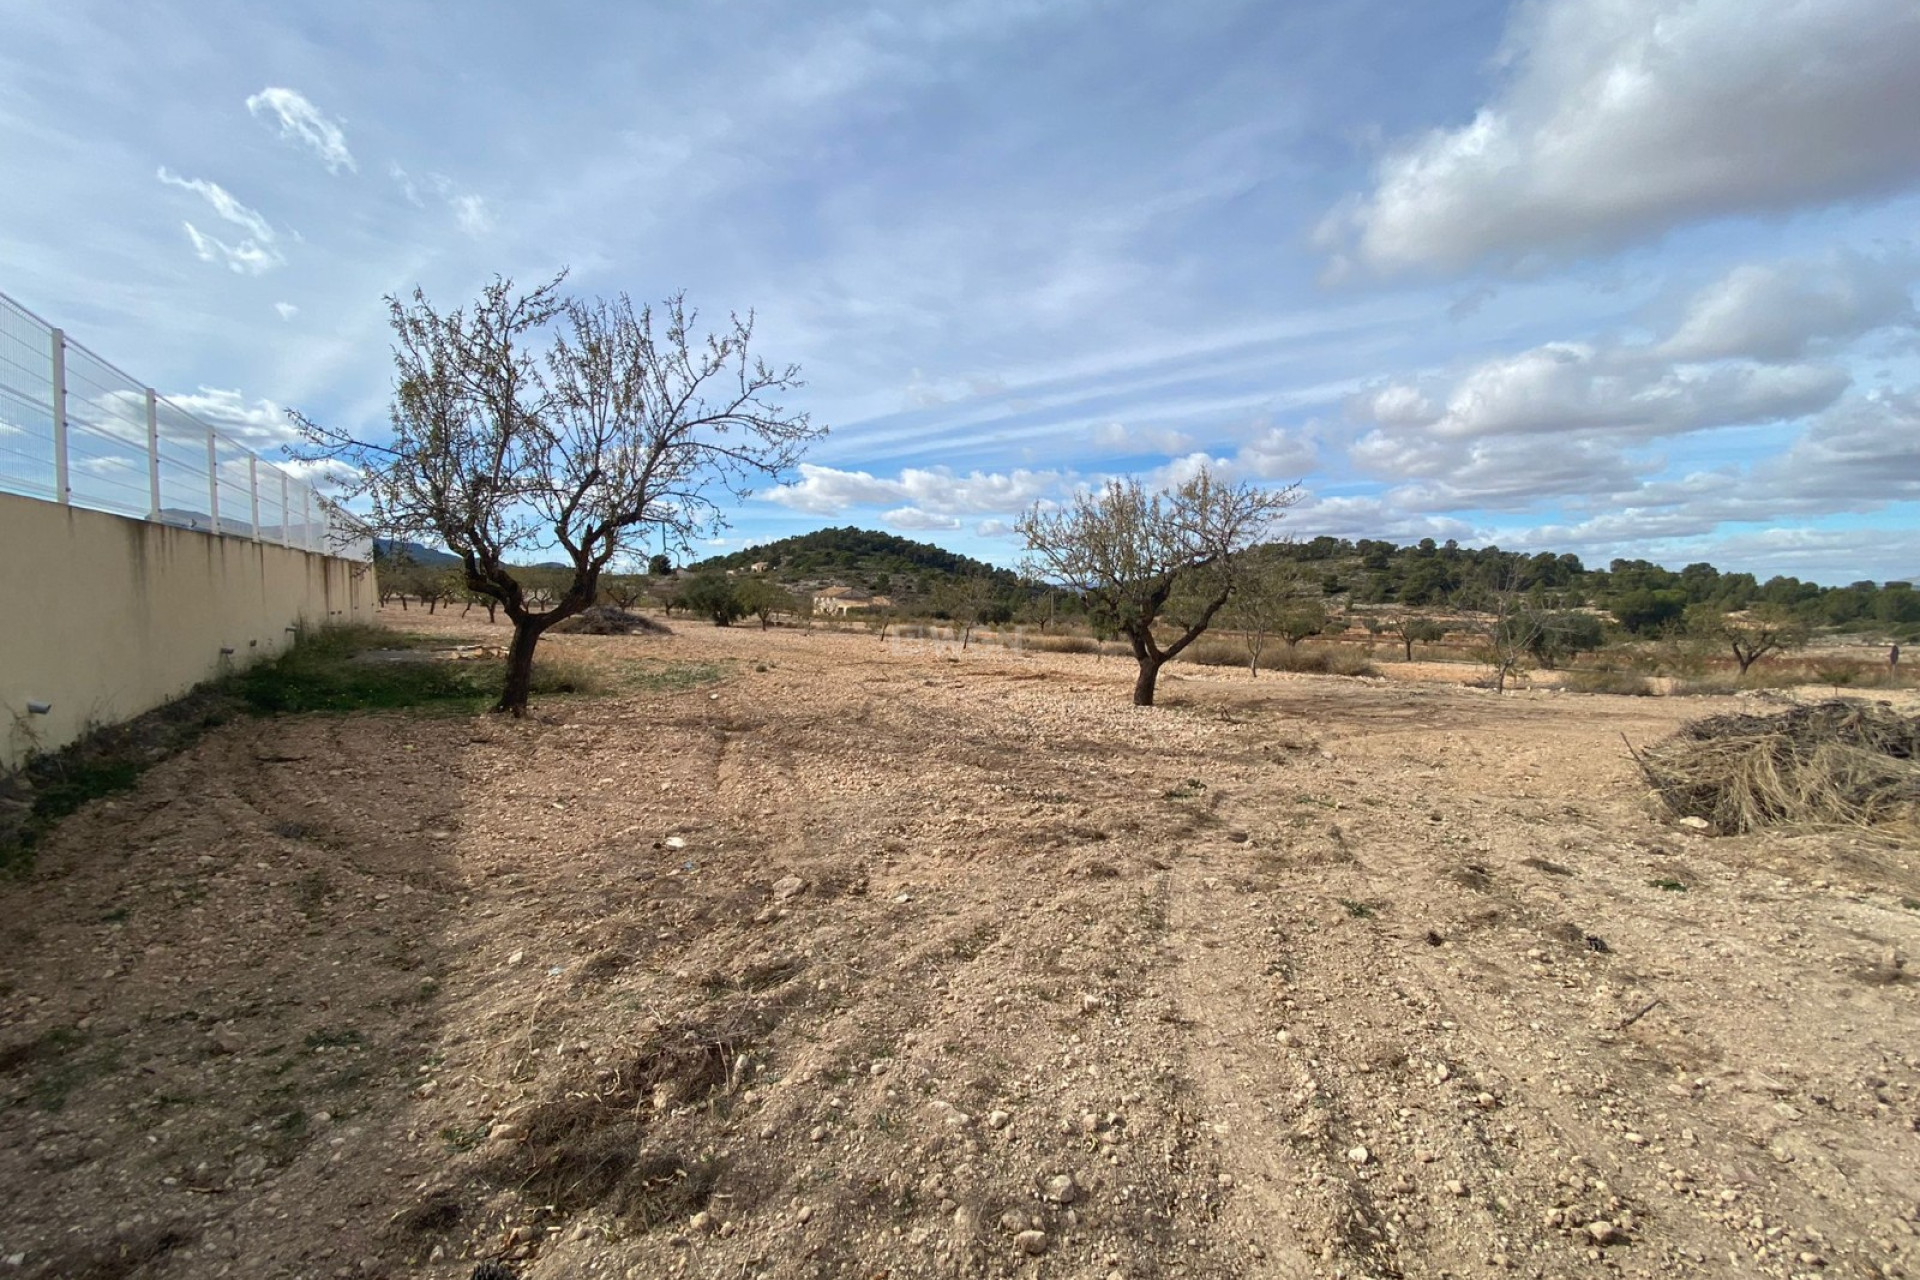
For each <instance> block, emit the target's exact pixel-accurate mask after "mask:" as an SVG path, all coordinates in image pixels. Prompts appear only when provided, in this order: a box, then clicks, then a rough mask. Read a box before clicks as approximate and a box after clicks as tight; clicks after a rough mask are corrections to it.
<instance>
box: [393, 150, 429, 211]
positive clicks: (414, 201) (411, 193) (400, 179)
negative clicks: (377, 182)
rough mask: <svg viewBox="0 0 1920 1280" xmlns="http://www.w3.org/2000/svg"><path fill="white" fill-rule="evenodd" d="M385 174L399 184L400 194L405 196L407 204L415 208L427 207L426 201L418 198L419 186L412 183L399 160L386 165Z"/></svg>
mask: <svg viewBox="0 0 1920 1280" xmlns="http://www.w3.org/2000/svg"><path fill="white" fill-rule="evenodd" d="M387 174H388V176H389V177H391V178H392V179H393V180H394V181H395V182H396V183H398V184H399V185H400V194H401V195H403V196H405V197H406V198H407V203H408V204H410V205H412V206H413V207H414V208H416V209H424V208H426V207H427V202H426V201H425V200H422V199H421V198H420V188H419V187H417V186H415V185H414V184H413V179H412V177H410V176H409V175H408V173H407V171H406V170H405V169H402V168H401V167H400V162H399V161H397V160H396V161H394V162H393V163H391V164H389V165H388V166H387Z"/></svg>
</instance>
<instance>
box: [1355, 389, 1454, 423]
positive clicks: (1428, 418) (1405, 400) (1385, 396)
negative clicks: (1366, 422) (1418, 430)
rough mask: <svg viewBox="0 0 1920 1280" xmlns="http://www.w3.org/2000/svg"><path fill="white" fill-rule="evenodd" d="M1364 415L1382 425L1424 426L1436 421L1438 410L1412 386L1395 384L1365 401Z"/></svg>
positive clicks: (1438, 414) (1438, 415)
mask: <svg viewBox="0 0 1920 1280" xmlns="http://www.w3.org/2000/svg"><path fill="white" fill-rule="evenodd" d="M1364 412H1365V416H1366V417H1368V418H1370V419H1372V420H1373V421H1374V422H1378V423H1380V424H1381V425H1382V426H1388V427H1424V426H1426V425H1427V424H1428V423H1431V422H1434V421H1437V420H1438V419H1439V417H1440V411H1439V410H1438V409H1436V408H1434V407H1433V402H1432V401H1430V400H1428V399H1427V398H1426V397H1425V396H1423V395H1421V394H1420V392H1419V391H1418V390H1417V389H1416V388H1413V387H1406V386H1395V387H1388V388H1387V389H1386V390H1384V391H1380V392H1376V393H1375V394H1374V395H1373V397H1372V398H1371V399H1370V400H1368V401H1367V404H1366V408H1365V411H1364Z"/></svg>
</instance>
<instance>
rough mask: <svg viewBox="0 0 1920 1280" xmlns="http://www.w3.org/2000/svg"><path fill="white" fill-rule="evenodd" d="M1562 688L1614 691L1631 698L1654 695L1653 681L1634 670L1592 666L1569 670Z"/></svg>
mask: <svg viewBox="0 0 1920 1280" xmlns="http://www.w3.org/2000/svg"><path fill="white" fill-rule="evenodd" d="M1560 687H1561V688H1562V689H1566V690H1569V691H1570V692H1573V693H1612V694H1618V695H1620V696H1622V697H1629V698H1650V697H1652V696H1653V693H1654V689H1653V681H1651V680H1649V679H1648V678H1647V677H1646V676H1643V675H1640V674H1638V673H1637V672H1633V671H1619V670H1615V669H1612V668H1592V669H1589V670H1584V671H1569V672H1567V673H1566V675H1565V676H1564V677H1562V679H1561V681H1560Z"/></svg>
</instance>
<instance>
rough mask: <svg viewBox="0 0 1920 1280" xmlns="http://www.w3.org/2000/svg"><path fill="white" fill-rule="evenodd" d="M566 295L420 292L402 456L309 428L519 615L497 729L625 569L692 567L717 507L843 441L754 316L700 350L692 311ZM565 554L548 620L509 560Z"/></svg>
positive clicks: (385, 518)
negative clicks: (758, 336)
mask: <svg viewBox="0 0 1920 1280" xmlns="http://www.w3.org/2000/svg"><path fill="white" fill-rule="evenodd" d="M564 279H565V273H564V272H562V273H561V274H560V275H559V276H556V277H555V278H554V279H552V280H550V281H548V282H547V283H546V284H543V285H541V286H539V287H538V288H535V289H532V290H528V291H526V292H520V291H517V290H516V289H515V288H514V285H513V282H512V281H510V280H505V279H496V280H495V281H494V282H493V283H492V284H490V285H488V286H487V287H486V288H485V289H484V290H482V292H481V294H480V297H479V298H478V299H477V300H476V301H475V302H474V303H473V305H472V307H471V308H460V309H457V310H454V311H447V312H442V311H439V310H436V309H435V308H434V306H433V305H432V304H431V303H429V302H428V301H427V298H426V295H425V294H424V293H422V292H421V291H420V290H418V289H416V290H414V293H413V296H412V299H411V301H402V300H401V299H399V298H392V297H390V298H388V299H387V307H388V312H389V317H390V322H391V324H392V327H393V333H394V351H393V355H394V375H395V376H394V393H393V406H392V426H393V431H392V438H391V439H389V440H386V441H382V442H376V441H369V440H363V439H360V438H358V437H357V436H355V435H353V434H352V433H351V432H348V431H343V430H336V429H333V428H328V427H322V426H320V425H319V424H317V423H314V422H312V421H311V420H309V419H307V418H306V417H304V416H302V415H300V414H297V413H296V414H294V415H293V416H294V418H295V421H296V422H298V423H299V425H300V426H301V427H302V429H303V430H304V432H305V434H306V437H307V440H308V442H309V456H310V457H316V458H326V459H332V460H337V461H339V462H342V463H344V464H346V466H347V467H348V468H349V471H350V475H351V477H352V479H351V480H350V482H349V488H350V490H351V491H352V492H354V493H355V494H356V495H358V496H363V497H365V498H366V499H367V501H368V503H369V505H370V506H371V508H372V515H373V523H374V524H375V525H376V527H378V528H379V529H380V531H381V532H382V533H383V534H386V535H387V536H390V537H417V536H420V535H430V536H432V537H434V538H437V539H439V540H440V541H441V542H443V543H445V544H446V546H447V548H448V549H449V550H451V551H452V552H453V553H454V554H455V555H457V556H459V557H460V563H461V568H462V570H463V571H464V574H465V577H466V584H467V586H468V588H469V589H470V590H472V591H474V592H477V593H478V594H480V595H483V596H487V597H490V598H491V599H494V600H497V601H499V603H500V606H501V608H502V609H503V610H505V612H506V614H507V617H508V619H509V620H510V621H511V622H512V623H513V640H512V643H511V645H510V646H509V648H508V652H507V673H506V687H505V689H504V691H503V692H502V693H501V696H500V702H499V706H498V707H497V710H500V711H505V712H509V713H511V714H513V715H515V716H521V715H524V714H526V707H527V696H528V692H529V688H530V684H531V681H532V676H533V654H534V648H535V646H536V645H538V643H539V641H540V637H541V635H542V634H544V633H545V632H546V630H547V629H548V628H549V627H551V626H553V624H554V623H556V622H559V621H561V620H562V619H564V618H568V617H571V616H572V615H574V614H576V613H579V612H580V611H581V610H583V609H585V608H587V607H588V606H589V605H591V604H593V602H594V600H595V599H596V597H597V596H598V594H599V584H600V575H601V574H602V573H603V572H605V571H606V569H607V566H608V565H609V564H611V563H613V562H614V561H615V560H616V559H617V558H619V557H621V556H623V555H628V554H635V553H638V552H639V550H640V548H642V547H644V546H646V545H647V543H648V541H649V539H650V535H651V532H652V531H653V530H654V529H660V530H663V531H664V533H665V536H666V538H667V540H668V541H670V542H675V543H678V544H679V546H680V547H681V548H682V549H684V548H685V547H687V546H688V544H689V543H690V542H691V541H692V540H693V539H694V538H695V537H697V536H701V535H704V534H707V533H710V532H712V531H713V530H715V529H717V528H720V527H722V526H723V525H724V524H725V520H724V513H723V512H722V510H721V508H720V505H719V503H718V501H717V500H716V497H715V495H716V494H718V493H724V494H728V495H731V496H733V497H735V498H744V497H746V496H747V494H748V493H749V492H750V490H749V488H748V484H749V483H750V482H751V481H753V480H756V479H758V478H760V477H763V476H776V475H778V474H779V473H780V472H782V471H784V470H786V469H788V468H790V467H791V466H792V465H793V464H794V463H795V462H797V461H798V460H799V458H800V456H801V454H802V453H803V452H804V450H805V448H806V446H807V445H808V444H810V443H811V442H812V441H814V440H816V439H818V438H819V437H820V436H821V435H823V434H825V428H824V427H815V426H813V425H812V424H811V423H810V421H809V420H808V418H807V415H806V414H804V413H789V412H787V411H786V410H785V409H783V408H782V407H781V406H780V405H779V404H777V403H775V402H774V400H773V397H775V396H779V395H782V394H783V393H785V392H788V391H791V390H794V389H796V388H798V387H800V386H802V385H803V384H802V382H801V381H800V371H799V369H798V367H797V366H793V365H788V366H786V367H784V368H781V369H774V368H770V367H768V366H767V364H766V363H765V362H764V361H761V360H759V359H757V358H754V357H752V356H751V355H750V354H749V351H748V347H749V343H750V341H751V338H752V336H753V317H752V315H751V313H749V314H748V316H747V317H746V318H745V319H742V318H741V317H739V316H737V315H736V316H732V317H730V319H729V323H728V324H727V325H725V326H722V327H721V328H720V329H719V331H718V332H716V333H709V334H706V335H704V336H697V335H696V333H695V327H694V326H695V321H696V315H695V313H694V312H693V311H691V310H689V309H688V308H687V306H686V303H685V299H684V296H683V295H674V296H672V297H670V298H668V299H667V300H666V302H664V303H663V304H662V305H661V309H660V312H659V314H658V316H657V317H656V315H655V313H654V311H653V310H652V309H651V308H646V307H643V308H641V309H640V310H639V311H637V312H636V311H635V309H634V307H633V304H632V303H631V302H630V301H629V300H628V299H627V297H626V296H625V295H624V294H622V295H620V296H619V297H617V298H614V299H612V300H610V301H608V300H596V301H592V302H587V301H581V300H577V299H570V298H566V297H563V296H562V294H561V292H560V286H561V282H562V281H563V280H564ZM554 549H557V551H558V558H560V559H562V561H563V563H564V564H565V565H566V566H567V568H566V570H564V571H563V573H562V575H561V582H560V583H559V584H558V585H557V586H556V587H555V589H554V590H553V593H552V596H551V598H550V599H544V600H538V601H536V600H535V599H534V598H533V597H532V594H531V593H530V591H529V589H528V587H527V585H526V584H524V583H523V582H522V581H521V580H520V578H518V577H516V576H515V571H514V570H513V569H511V568H510V567H509V566H508V560H509V558H510V557H513V556H516V555H524V554H525V553H528V552H545V553H547V554H553V552H554Z"/></svg>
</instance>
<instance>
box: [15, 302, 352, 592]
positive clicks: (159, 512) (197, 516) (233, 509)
mask: <svg viewBox="0 0 1920 1280" xmlns="http://www.w3.org/2000/svg"><path fill="white" fill-rule="evenodd" d="M240 434H242V435H243V436H246V437H248V438H249V439H256V438H259V439H265V438H270V437H271V435H272V432H271V431H270V430H265V429H262V428H261V427H259V426H257V425H255V424H248V425H246V426H243V427H242V428H240ZM63 477H64V482H65V483H64V489H63V485H62V480H63ZM0 492H9V493H18V494H23V495H25V496H27V497H33V498H42V499H48V500H51V501H56V502H71V503H73V504H74V505H76V506H82V507H89V508H92V509H95V510H100V511H111V512H115V513H117V514H120V515H129V516H140V517H146V518H150V519H154V520H158V521H160V522H162V523H164V524H171V525H178V526H180V527H182V528H187V529H196V530H199V531H201V532H204V533H218V534H222V535H230V536H238V537H247V538H257V539H259V540H261V541H265V542H276V543H285V544H286V545H288V546H293V547H300V548H303V549H305V550H308V551H316V552H321V553H323V554H326V555H333V556H346V557H349V558H353V559H359V560H371V559H372V558H373V539H372V536H371V533H370V532H369V530H368V529H367V527H366V525H365V524H363V523H362V522H361V521H360V520H358V519H357V518H355V517H354V516H353V515H352V514H350V513H349V512H347V511H345V510H343V509H341V508H340V507H338V506H335V505H332V504H329V503H327V502H325V501H324V500H323V499H322V498H321V497H320V495H319V494H318V493H316V492H315V491H314V489H313V488H312V486H311V485H309V484H307V483H306V482H305V481H304V480H301V479H299V478H298V477H296V476H294V475H292V474H291V473H289V472H285V471H282V470H281V469H280V468H278V467H276V466H274V465H273V464H272V463H271V462H268V461H266V460H265V459H263V458H261V457H260V456H259V455H257V454H256V453H255V452H254V451H253V450H252V449H251V448H249V447H248V445H247V444H245V443H243V442H242V441H240V440H236V439H234V438H232V437H230V436H228V435H226V434H224V433H222V432H221V431H219V430H217V429H215V428H213V427H210V426H208V425H207V423H205V422H203V421H201V420H200V419H199V418H196V417H194V416H193V415H192V414H191V413H188V412H187V411H186V410H184V409H182V408H181V407H180V406H178V405H176V404H173V403H171V402H169V401H167V400H164V399H161V398H159V397H158V396H156V395H155V394H154V393H153V391H152V390H151V389H150V388H148V387H145V386H142V385H141V384H140V383H139V382H138V381H136V380H135V379H133V378H131V377H129V376H128V375H126V374H124V373H122V372H121V371H120V370H119V369H117V368H115V367H114V366H113V365H111V364H109V363H108V362H107V361H105V360H103V359H101V358H100V357H99V356H97V355H95V354H93V352H91V351H89V350H87V349H86V348H85V347H82V346H80V345H78V344H77V343H74V342H72V341H71V340H70V339H67V338H66V337H65V335H63V334H61V333H60V332H59V330H57V329H55V328H53V326H51V325H49V324H47V323H46V322H45V321H43V320H41V319H40V318H39V317H38V316H35V315H34V314H33V313H32V312H30V311H28V310H26V308H24V307H22V306H20V305H19V304H18V303H16V302H14V301H13V299H11V298H9V297H7V296H6V295H5V294H0Z"/></svg>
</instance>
